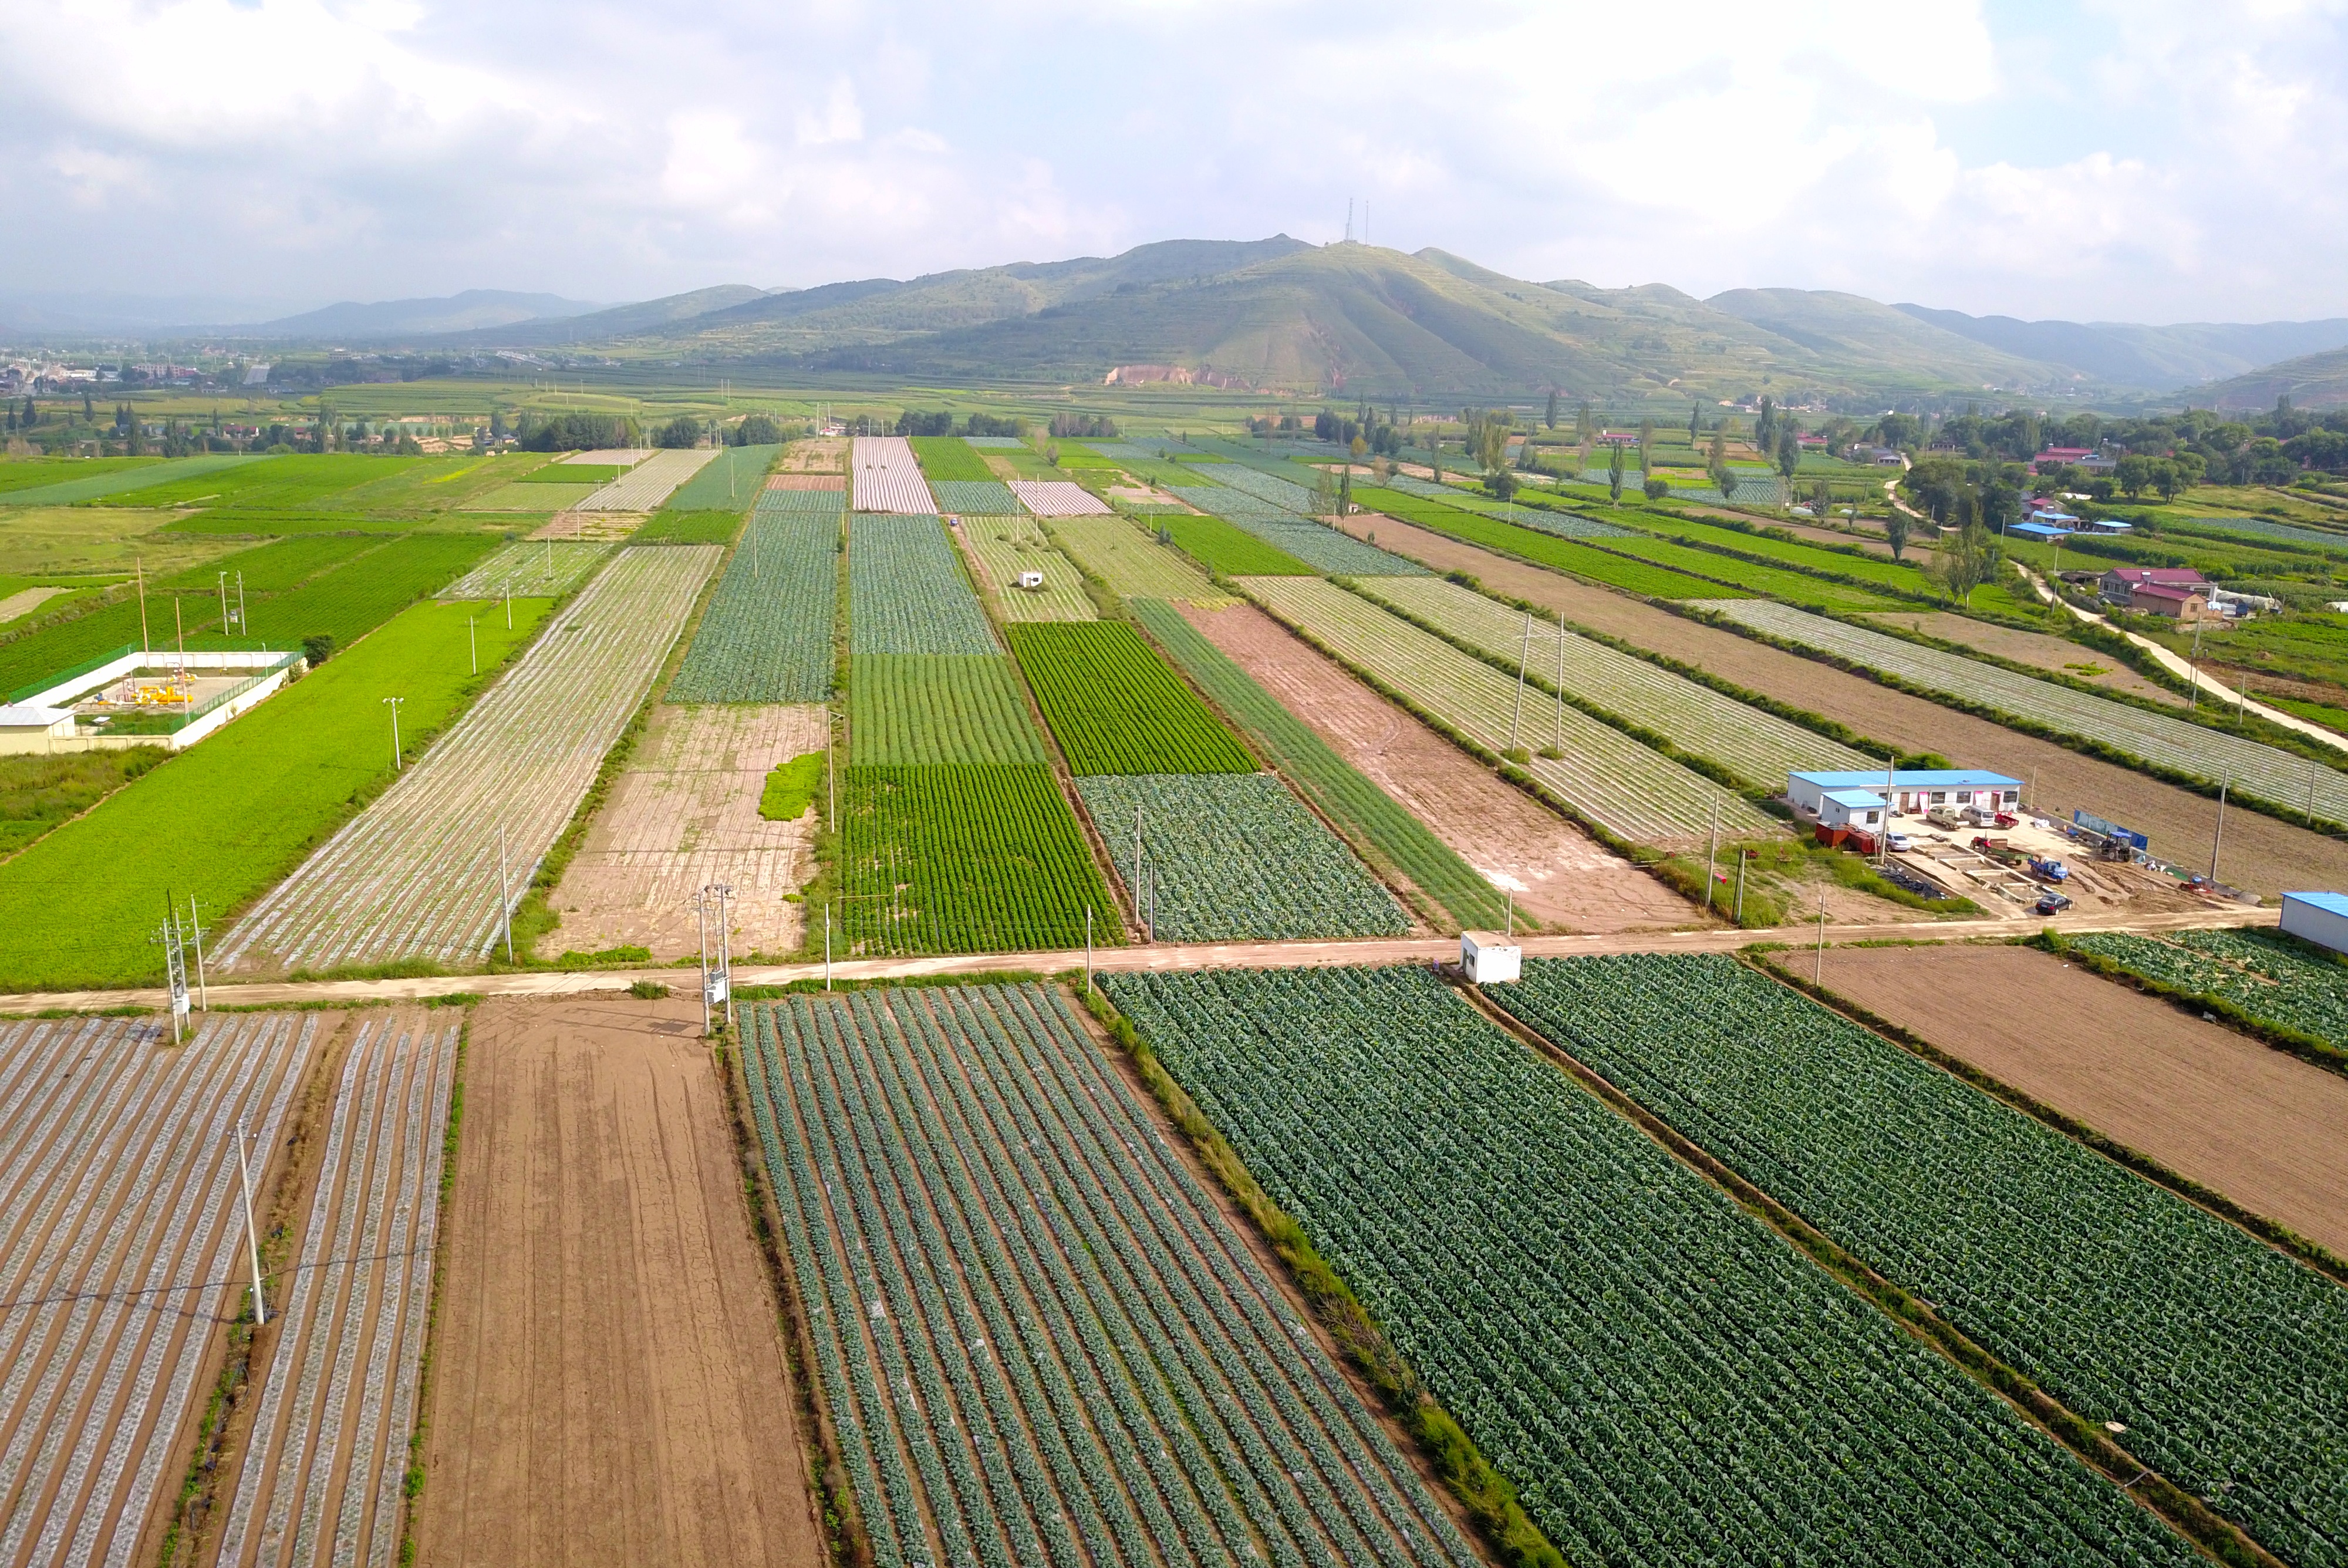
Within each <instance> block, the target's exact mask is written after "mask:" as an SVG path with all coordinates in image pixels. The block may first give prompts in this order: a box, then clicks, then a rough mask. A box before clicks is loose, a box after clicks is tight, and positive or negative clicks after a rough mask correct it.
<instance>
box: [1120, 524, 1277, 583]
mask: <svg viewBox="0 0 2348 1568" xmlns="http://www.w3.org/2000/svg"><path fill="white" fill-rule="evenodd" d="M1150 524H1151V526H1152V527H1154V528H1157V529H1159V530H1160V531H1163V532H1164V533H1165V534H1166V536H1167V537H1168V538H1169V539H1170V540H1172V541H1173V542H1174V548H1175V549H1177V550H1179V551H1180V552H1182V553H1183V554H1185V555H1187V556H1189V558H1190V559H1191V560H1193V561H1196V562H1198V563H1199V564H1200V565H1201V566H1204V567H1205V568H1206V569H1207V570H1208V571H1210V572H1218V573H1222V575H1224V576H1226V577H1278V576H1283V575H1285V576H1292V577H1311V576H1313V575H1314V574H1315V573H1314V572H1313V568H1312V567H1310V566H1307V565H1306V564H1305V563H1304V562H1302V561H1299V560H1297V559H1296V557H1294V556H1293V555H1291V554H1289V553H1288V552H1286V551H1284V550H1282V549H1280V548H1279V547H1278V546H1276V545H1272V544H1267V543H1265V542H1263V541H1262V540H1261V539H1258V538H1257V537H1256V536H1255V535H1254V534H1252V533H1250V532H1248V531H1245V530H1244V529H1241V528H1239V527H1236V526H1234V525H1233V524H1231V523H1229V522H1226V521H1223V520H1222V519H1221V518H1220V517H1207V516H1200V517H1184V516H1182V515H1180V514H1179V513H1170V512H1169V513H1167V514H1165V515H1163V516H1159V517H1156V518H1152V519H1151V520H1150Z"/></svg>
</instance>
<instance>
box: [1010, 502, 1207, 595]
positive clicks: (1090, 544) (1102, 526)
mask: <svg viewBox="0 0 2348 1568" xmlns="http://www.w3.org/2000/svg"><path fill="white" fill-rule="evenodd" d="M1052 531H1053V533H1054V534H1055V535H1056V536H1057V537H1058V539H1059V540H1060V542H1062V543H1063V544H1064V545H1066V547H1067V551H1068V553H1069V554H1070V555H1073V556H1074V557H1076V560H1077V561H1079V562H1083V564H1084V566H1085V569H1086V571H1088V572H1090V573H1092V574H1093V575H1094V576H1096V577H1097V578H1099V579H1100V580H1101V581H1102V582H1104V583H1107V584H1108V585H1109V588H1110V589H1111V591H1113V592H1115V593H1120V594H1123V595H1124V596H1126V597H1128V598H1150V599H1179V600H1182V601H1184V602H1186V603H1193V604H1196V603H1210V604H1228V603H1231V595H1230V594H1228V593H1224V592H1223V591H1222V590H1221V589H1220V588H1218V587H1216V586H1215V585H1214V583H1212V582H1210V580H1209V579H1208V577H1207V574H1206V573H1203V572H1201V571H1200V570H1199V569H1198V568H1197V567H1195V566H1193V565H1191V564H1190V562H1189V561H1187V560H1185V559H1183V557H1181V556H1180V555H1179V554H1177V553H1175V552H1174V551H1172V550H1171V549H1169V548H1168V547H1167V546H1165V545H1163V544H1159V543H1158V542H1156V541H1155V540H1152V539H1151V538H1150V537H1149V536H1148V535H1147V534H1145V533H1143V532H1142V531H1141V530H1139V529H1138V528H1136V527H1135V526H1134V525H1133V524H1132V523H1130V522H1128V521H1126V520H1125V519H1123V518H1121V517H1070V518H1060V519H1057V520H1055V521H1054V522H1053V524H1052Z"/></svg>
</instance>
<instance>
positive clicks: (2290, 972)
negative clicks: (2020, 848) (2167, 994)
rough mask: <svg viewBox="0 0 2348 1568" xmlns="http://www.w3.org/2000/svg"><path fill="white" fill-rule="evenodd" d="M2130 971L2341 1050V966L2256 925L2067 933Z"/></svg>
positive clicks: (2344, 1027)
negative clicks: (2152, 931)
mask: <svg viewBox="0 0 2348 1568" xmlns="http://www.w3.org/2000/svg"><path fill="white" fill-rule="evenodd" d="M2066 940H2068V941H2069V942H2070V944H2071V945H2073V946H2074V947H2082V948H2085V949H2086V951H2088V952H2089V953H2093V954H2097V955H2099V956H2101V957H2104V958H2108V959H2110V960H2111V961H2112V962H2113V963H2115V964H2116V965H2119V966H2120V967H2121V968H2123V969H2125V970H2127V971H2128V973H2130V974H2132V975H2143V976H2144V977H2145V978H2146V979H2147V980H2155V981H2158V982H2159V983H2160V984H2161V985H2170V986H2174V987H2176V988H2177V989H2178V990H2179V991H2183V992H2186V993H2187V994H2188V995H2194V996H2214V997H2217V998H2218V999H2219V1000H2220V1001H2223V1002H2230V1003H2231V1004H2232V1005H2233V1006H2237V1007H2239V1008H2240V1009H2241V1010H2242V1011H2243V1012H2244V1013H2246V1014H2248V1015H2249V1016H2251V1017H2253V1018H2256V1019H2258V1020H2259V1021H2260V1022H2261V1023H2267V1024H2280V1025H2281V1026H2283V1027H2284V1028H2287V1029H2297V1030H2298V1031H2300V1033H2302V1034H2305V1035H2312V1036H2314V1037H2316V1038H2317V1039H2319V1040H2326V1041H2329V1042H2330V1043H2331V1044H2333V1045H2334V1046H2337V1047H2340V1048H2341V1049H2342V1050H2348V968H2343V966H2342V965H2339V964H2337V963H2335V962H2333V960H2332V959H2330V958H2327V957H2324V956H2322V954H2316V953H2313V952H2311V951H2309V950H2308V949H2307V948H2304V947H2302V946H2301V945H2299V944H2297V943H2295V942H2293V941H2292V940H2291V938H2289V937H2287V936H2282V935H2280V934H2270V933H2268V932H2263V931H2222V930H2221V931H2172V932H2168V933H2167V934H2164V935H2162V936H2157V937H2155V936H2130V935H2127V934H2123V933H2120V932H2095V933H2092V934H2085V935H2081V936H2075V937H2071V938H2067V939H2066Z"/></svg>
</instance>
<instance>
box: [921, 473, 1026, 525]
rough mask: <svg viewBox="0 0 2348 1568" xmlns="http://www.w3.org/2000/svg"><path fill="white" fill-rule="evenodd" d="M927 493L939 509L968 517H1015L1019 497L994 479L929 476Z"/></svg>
mask: <svg viewBox="0 0 2348 1568" xmlns="http://www.w3.org/2000/svg"><path fill="white" fill-rule="evenodd" d="M930 494H931V496H932V498H933V499H934V500H936V501H937V503H938V510H939V511H950V512H953V514H955V515H956V516H958V517H961V518H963V519H965V520H967V519H969V518H972V517H1016V516H1018V515H1019V511H1020V509H1019V498H1018V497H1017V496H1015V495H1013V494H1012V493H1011V487H1010V486H1009V485H1006V484H1004V483H1003V482H1001V481H1000V480H931V481H930Z"/></svg>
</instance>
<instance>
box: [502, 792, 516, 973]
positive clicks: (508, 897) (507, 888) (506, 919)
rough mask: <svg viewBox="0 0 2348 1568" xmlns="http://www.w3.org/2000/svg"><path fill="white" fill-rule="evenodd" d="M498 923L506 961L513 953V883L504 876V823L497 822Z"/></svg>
mask: <svg viewBox="0 0 2348 1568" xmlns="http://www.w3.org/2000/svg"><path fill="white" fill-rule="evenodd" d="M498 925H499V928H500V929H502V930H503V931H504V932H505V934H506V962H507V963H509V964H510V963H512V962H513V961H514V954H513V885H512V883H511V882H509V881H508V880H507V876H506V825H505V824H504V823H503V822H499V824H498Z"/></svg>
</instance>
